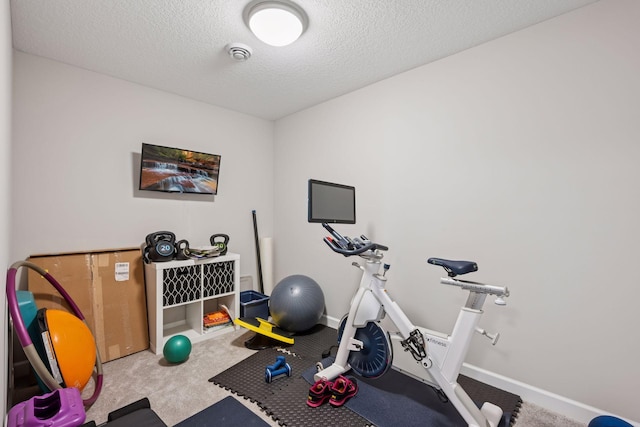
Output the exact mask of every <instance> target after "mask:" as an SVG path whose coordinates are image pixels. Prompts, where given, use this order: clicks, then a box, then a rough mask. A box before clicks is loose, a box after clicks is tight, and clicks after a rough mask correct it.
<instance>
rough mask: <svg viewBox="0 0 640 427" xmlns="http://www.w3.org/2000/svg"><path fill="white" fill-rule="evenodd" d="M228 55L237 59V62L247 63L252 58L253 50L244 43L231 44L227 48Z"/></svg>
mask: <svg viewBox="0 0 640 427" xmlns="http://www.w3.org/2000/svg"><path fill="white" fill-rule="evenodd" d="M225 49H226V51H227V53H229V56H230V57H232V58H233V59H235V60H236V61H246V60H247V59H249V58H251V53H252V50H251V48H250V47H249V46H247V45H246V44H243V43H229V44H228V45H227V46H225Z"/></svg>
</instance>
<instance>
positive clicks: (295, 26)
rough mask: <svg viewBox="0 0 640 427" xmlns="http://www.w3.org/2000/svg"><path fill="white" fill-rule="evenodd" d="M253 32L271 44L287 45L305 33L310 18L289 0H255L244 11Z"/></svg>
mask: <svg viewBox="0 0 640 427" xmlns="http://www.w3.org/2000/svg"><path fill="white" fill-rule="evenodd" d="M243 18H244V22H245V23H246V24H247V26H248V27H249V29H250V30H251V32H252V33H253V34H254V35H255V36H256V37H257V38H258V39H260V40H262V41H263V42H264V43H266V44H268V45H271V46H287V45H289V44H291V43H293V42H294V41H296V40H298V38H299V37H300V36H301V35H302V33H304V31H305V30H306V29H307V26H308V25H309V18H308V17H307V14H306V13H305V12H304V10H303V9H302V8H301V7H300V6H298V5H297V4H295V3H293V2H291V1H289V0H254V1H252V2H251V3H249V4H248V5H247V7H246V8H245V9H244V13H243Z"/></svg>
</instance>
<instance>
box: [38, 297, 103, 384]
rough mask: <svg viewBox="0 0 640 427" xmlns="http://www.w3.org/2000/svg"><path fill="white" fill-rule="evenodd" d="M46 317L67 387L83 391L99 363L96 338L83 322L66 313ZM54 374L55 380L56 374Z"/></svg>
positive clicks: (50, 314) (49, 312)
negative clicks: (96, 363) (97, 362)
mask: <svg viewBox="0 0 640 427" xmlns="http://www.w3.org/2000/svg"><path fill="white" fill-rule="evenodd" d="M45 317H46V325H47V332H48V335H49V337H48V338H49V342H50V343H51V345H52V346H53V352H54V354H55V359H57V365H58V368H59V373H60V374H61V375H62V379H63V380H64V383H65V385H66V386H67V387H75V388H77V389H79V390H80V391H82V389H83V388H84V387H85V386H86V385H87V382H89V379H90V378H91V375H92V374H93V367H94V365H95V362H96V344H95V340H94V339H93V335H92V334H91V331H90V330H89V328H88V327H87V325H86V324H85V323H84V322H83V321H82V320H80V319H79V318H78V317H76V316H74V315H73V314H71V313H67V312H66V311H62V310H51V309H49V310H47V311H46V313H45ZM44 335H45V334H43V339H44V340H45V347H47V343H46V341H47V339H46V337H45V336H44ZM50 364H52V363H50ZM52 369H55V368H52ZM52 374H53V376H54V378H55V377H56V375H55V373H54V372H52Z"/></svg>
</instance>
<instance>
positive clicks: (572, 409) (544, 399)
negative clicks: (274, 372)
mask: <svg viewBox="0 0 640 427" xmlns="http://www.w3.org/2000/svg"><path fill="white" fill-rule="evenodd" d="M322 323H323V324H325V325H327V326H329V327H330V328H334V329H337V328H338V325H339V323H340V320H339V319H335V318H332V317H327V316H324V317H323V319H322ZM460 373H461V374H463V375H465V376H467V377H470V378H473V379H474V380H477V381H481V382H483V383H485V384H489V385H491V386H493V387H498V388H500V389H502V390H505V391H508V392H510V393H514V394H517V395H518V396H520V397H521V398H522V400H523V401H525V402H529V403H533V404H534V405H538V406H540V407H542V408H544V409H547V410H549V411H552V412H555V413H557V414H561V415H564V416H565V417H568V418H571V419H574V420H576V421H578V422H581V423H584V424H585V425H586V424H588V423H589V422H590V421H591V420H592V419H594V418H595V417H597V416H600V415H611V416H614V417H617V418H620V419H623V420H625V421H626V422H628V423H629V424H632V425H634V426H637V427H640V423H638V422H635V421H631V420H626V419H624V418H622V417H620V416H619V415H616V414H611V413H609V412H607V411H603V410H601V409H598V408H594V407H593V406H589V405H585V404H584V403H580V402H577V401H575V400H571V399H568V398H566V397H564V396H560V395H558V394H555V393H551V392H549V391H546V390H543V389H540V388H538V387H534V386H532V385H529V384H525V383H523V382H520V381H517V380H514V379H511V378H508V377H505V376H503V375H499V374H496V373H493V372H490V371H487V370H485V369H482V368H479V367H477V366H474V365H470V364H468V363H464V364H463V365H462V369H461V370H460Z"/></svg>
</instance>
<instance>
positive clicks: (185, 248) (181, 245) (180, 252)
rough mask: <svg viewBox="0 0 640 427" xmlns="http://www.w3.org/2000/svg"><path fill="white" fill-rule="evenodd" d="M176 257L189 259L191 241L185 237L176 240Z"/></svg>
mask: <svg viewBox="0 0 640 427" xmlns="http://www.w3.org/2000/svg"><path fill="white" fill-rule="evenodd" d="M176 259H180V260H185V259H189V242H188V241H187V240H185V239H182V240H179V241H177V242H176Z"/></svg>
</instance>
